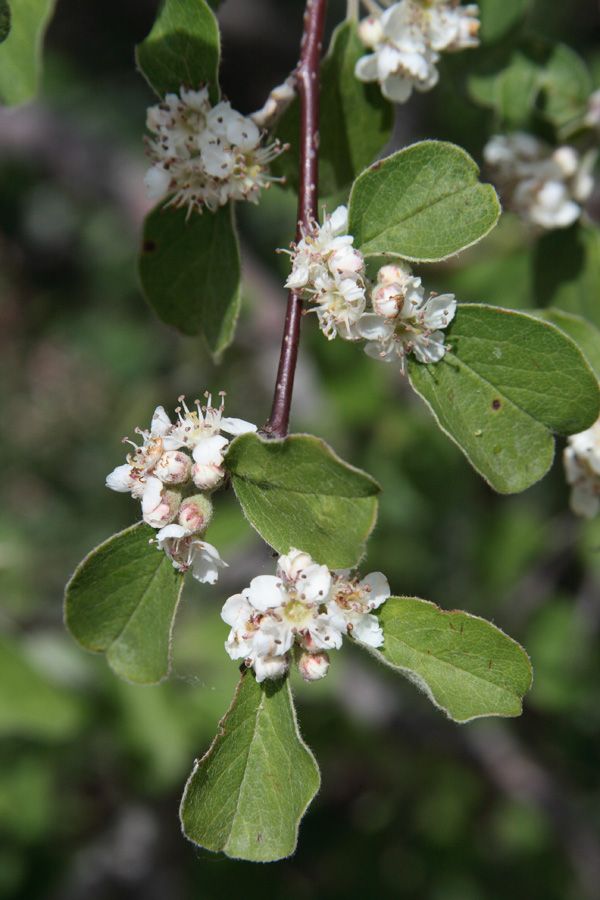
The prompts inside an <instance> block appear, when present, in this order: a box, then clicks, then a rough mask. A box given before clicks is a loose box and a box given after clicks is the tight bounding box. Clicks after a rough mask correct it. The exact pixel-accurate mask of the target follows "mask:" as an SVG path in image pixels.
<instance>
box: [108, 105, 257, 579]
mask: <svg viewBox="0 0 600 900" xmlns="http://www.w3.org/2000/svg"><path fill="white" fill-rule="evenodd" d="M198 93H200V92H196V94H198ZM197 102H198V105H200V102H201V98H200V100H198V101H197ZM163 112H164V111H163ZM166 114H167V113H166V112H165V115H166ZM205 396H206V398H207V405H206V406H203V407H201V405H200V401H199V400H197V401H196V402H195V406H196V409H195V411H194V412H191V411H190V410H189V409H188V407H187V406H186V405H185V399H184V397H180V398H179V402H180V403H182V404H183V406H182V407H181V406H180V407H178V408H177V410H176V412H177V420H176V422H175V423H172V422H171V420H170V419H169V417H168V416H167V414H166V412H165V411H164V409H163V408H162V406H159V407H157V408H156V410H155V412H154V415H153V417H152V425H151V429H150V431H142V430H141V429H140V428H136V433H137V434H139V435H141V438H142V443H141V445H138V444H135V443H133V442H132V441H129V439H128V438H125V441H126V442H127V441H128V442H129V443H131V444H132V445H133V447H134V449H135V453H130V454H128V456H127V463H126V464H125V465H122V466H117V468H116V469H114V471H113V472H111V473H110V475H109V476H108V477H107V479H106V484H107V486H108V487H109V488H112V490H115V491H129V492H131V494H132V496H133V497H135V498H136V499H138V500H141V505H142V517H143V520H144V522H145V523H146V524H147V525H150V526H151V527H152V528H156V529H160V530H159V533H158V536H157V540H158V545H159V547H160V549H162V550H164V551H165V553H166V554H167V556H168V557H169V558H170V559H171V560H172V562H173V566H174V567H175V568H177V569H180V570H181V571H183V572H187V571H190V572H191V573H192V575H193V576H194V578H197V579H198V580H199V581H205V582H210V583H211V584H214V583H215V581H216V580H217V577H218V569H219V567H221V566H224V565H225V563H224V562H223V560H222V559H221V558H220V556H219V554H218V552H217V550H215V548H214V547H213V546H212V545H211V544H207V543H206V542H205V541H204V540H202V539H203V537H204V535H205V533H206V530H207V529H208V527H209V525H210V522H211V520H212V512H213V509H212V501H211V498H210V496H209V494H210V492H212V491H213V490H214V489H215V488H216V487H217V486H218V485H219V484H220V483H221V482H222V481H223V478H224V475H225V472H224V468H223V463H224V456H223V454H224V452H225V450H226V448H227V447H228V446H229V438H228V437H225V436H224V435H222V434H221V431H225V432H227V433H228V434H229V435H238V434H244V433H245V432H248V431H256V426H255V425H252V424H251V423H250V422H246V421H244V420H243V419H232V418H226V417H224V415H223V412H224V409H225V407H224V404H223V402H221V405H220V406H219V407H218V408H216V409H215V408H213V406H212V404H211V397H210V394H208V393H206V394H205ZM220 396H221V397H223V396H224V393H221V395H220ZM176 520H177V521H176Z"/></svg>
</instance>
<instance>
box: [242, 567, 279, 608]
mask: <svg viewBox="0 0 600 900" xmlns="http://www.w3.org/2000/svg"><path fill="white" fill-rule="evenodd" d="M244 597H246V599H247V600H248V601H249V602H250V603H251V604H252V606H253V607H254V608H255V609H257V610H259V612H266V611H267V610H268V609H273V608H274V607H276V606H281V605H282V604H283V603H285V602H286V600H287V597H288V595H287V591H286V590H285V588H284V586H283V584H282V582H281V580H280V579H279V578H276V577H275V575H257V576H256V578H253V579H252V581H251V582H250V587H248V588H246V589H245V590H244Z"/></svg>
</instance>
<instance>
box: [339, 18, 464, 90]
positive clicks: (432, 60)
mask: <svg viewBox="0 0 600 900" xmlns="http://www.w3.org/2000/svg"><path fill="white" fill-rule="evenodd" d="M369 5H370V6H371V4H369ZM376 9H377V14H376V15H371V16H369V17H368V18H366V19H363V21H362V22H361V23H360V24H359V26H358V36H359V38H360V39H361V41H362V43H363V44H364V45H365V46H366V47H368V48H369V49H371V50H373V53H370V54H368V55H367V56H363V57H361V59H359V60H358V62H357V64H356V68H355V70H354V74H355V75H356V77H357V78H358V79H359V80H360V81H378V82H379V84H380V86H381V91H382V93H383V95H384V97H387V99H388V100H391V101H392V102H393V103H405V102H406V101H407V100H408V98H409V97H410V95H411V93H412V90H413V88H416V89H417V90H418V91H429V90H431V88H433V87H435V85H436V84H437V82H438V78H439V73H438V70H437V69H436V67H435V66H436V63H437V62H439V59H440V53H441V52H452V51H456V50H464V49H466V48H468V47H477V45H478V44H479V41H478V38H477V32H478V30H479V20H478V19H477V15H478V13H479V10H478V8H477V6H476V5H475V4H472V3H471V4H469V5H467V6H460V4H459V0H400V3H394V4H393V6H390V7H389V8H388V9H386V10H385V11H382V10H380V9H379V8H378V7H376Z"/></svg>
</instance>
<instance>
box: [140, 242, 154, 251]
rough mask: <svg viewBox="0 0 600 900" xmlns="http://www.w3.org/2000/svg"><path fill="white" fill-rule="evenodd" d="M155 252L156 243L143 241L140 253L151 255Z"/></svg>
mask: <svg viewBox="0 0 600 900" xmlns="http://www.w3.org/2000/svg"><path fill="white" fill-rule="evenodd" d="M154 250H156V241H144V244H143V247H142V251H143V252H144V253H153V252H154Z"/></svg>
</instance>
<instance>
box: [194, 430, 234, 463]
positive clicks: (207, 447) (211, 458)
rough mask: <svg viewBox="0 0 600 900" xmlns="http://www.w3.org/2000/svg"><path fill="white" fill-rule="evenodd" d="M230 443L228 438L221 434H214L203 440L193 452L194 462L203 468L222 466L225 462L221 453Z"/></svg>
mask: <svg viewBox="0 0 600 900" xmlns="http://www.w3.org/2000/svg"><path fill="white" fill-rule="evenodd" d="M228 443H229V441H228V440H227V438H225V437H223V435H221V434H213V435H212V436H211V437H206V438H202V439H201V440H200V441H199V442H198V443H197V444H196V446H195V447H194V449H193V451H192V456H193V457H194V462H195V463H198V465H201V466H220V465H221V463H222V462H223V454H222V452H221V451H222V450H223V449H224V448H225V447H226V446H227V444H228Z"/></svg>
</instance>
